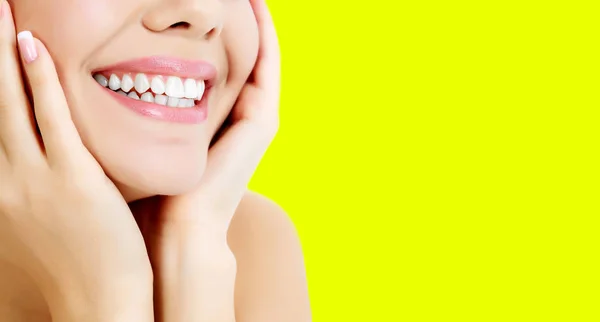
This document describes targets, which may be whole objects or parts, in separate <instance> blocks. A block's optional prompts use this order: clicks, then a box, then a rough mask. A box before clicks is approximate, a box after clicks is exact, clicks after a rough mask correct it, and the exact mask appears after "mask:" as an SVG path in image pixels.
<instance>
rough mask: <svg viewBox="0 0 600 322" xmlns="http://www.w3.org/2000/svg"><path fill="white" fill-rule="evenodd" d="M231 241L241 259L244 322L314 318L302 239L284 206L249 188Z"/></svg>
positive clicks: (239, 300) (240, 294) (239, 296)
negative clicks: (249, 190)
mask: <svg viewBox="0 0 600 322" xmlns="http://www.w3.org/2000/svg"><path fill="white" fill-rule="evenodd" d="M228 240H229V245H230V247H231V250H232V251H233V253H234V254H235V257H236V260H237V267H238V273H237V279H236V292H235V293H236V301H235V302H236V312H237V313H236V315H237V314H239V320H240V321H244V322H245V321H248V322H254V321H261V322H262V321H264V322H268V321H294V322H295V321H298V322H307V321H310V308H309V300H308V290H307V285H306V274H305V268H304V259H303V255H302V248H301V245H300V240H299V238H298V234H297V232H296V229H295V227H294V225H293V223H292V221H291V219H290V218H289V216H288V215H287V214H286V212H285V211H284V210H283V209H282V208H281V207H280V206H279V205H277V204H276V203H275V202H273V201H271V200H270V199H268V198H266V197H264V196H262V195H260V194H257V193H254V192H248V193H247V194H246V195H245V197H244V198H243V200H242V202H241V203H240V205H239V207H238V209H237V211H236V213H235V216H234V218H233V220H232V222H231V225H230V228H229V235H228Z"/></svg>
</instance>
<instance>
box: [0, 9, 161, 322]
mask: <svg viewBox="0 0 600 322" xmlns="http://www.w3.org/2000/svg"><path fill="white" fill-rule="evenodd" d="M0 5H1V6H2V7H1V11H0V12H1V14H0V73H1V74H2V75H0V90H1V93H0V178H1V180H0V255H2V256H5V257H6V259H7V260H9V261H11V262H13V263H14V264H15V265H17V266H19V267H20V268H21V269H23V270H24V271H25V272H26V273H28V274H29V275H31V276H32V278H33V279H34V280H35V282H37V284H38V286H39V287H40V290H41V291H42V293H43V294H44V296H45V298H46V300H47V301H48V304H49V307H50V310H51V313H52V315H53V321H60V322H62V321H151V320H152V318H153V316H152V287H151V284H152V272H151V267H150V262H149V259H148V256H147V252H146V249H145V245H144V241H143V238H142V235H141V233H140V231H139V229H138V227H137V225H136V223H135V220H134V219H133V216H132V214H131V212H130V210H129V208H128V206H127V204H126V202H125V201H124V200H123V197H122V196H121V194H120V193H119V192H118V190H117V189H116V188H115V186H114V185H113V184H112V182H111V181H110V180H109V179H108V178H107V177H106V175H105V174H104V172H103V170H102V168H101V167H100V165H99V164H98V163H97V162H96V160H95V159H94V158H93V157H92V155H91V154H90V153H89V152H88V151H87V149H86V148H85V147H84V145H83V144H82V141H81V139H80V137H79V135H78V132H77V130H76V128H75V125H74V124H73V121H72V120H71V116H70V112H69V108H68V106H67V102H66V99H65V97H64V94H63V90H62V87H61V85H60V82H59V79H58V76H57V73H56V70H55V67H54V64H53V62H52V59H51V57H50V55H49V53H48V51H47V50H46V48H45V47H44V45H43V44H42V43H41V42H40V41H39V40H37V39H35V38H33V37H32V35H31V34H30V33H27V32H25V33H20V34H19V49H20V53H21V57H22V59H23V60H22V62H21V63H22V65H23V70H24V73H25V75H26V80H27V83H28V85H29V89H30V91H31V94H30V96H31V101H32V102H33V103H32V104H33V110H34V112H35V116H33V115H31V114H32V113H31V111H32V109H31V108H30V106H31V104H30V103H29V100H28V97H27V95H26V91H25V86H24V80H23V79H22V78H21V71H20V65H21V63H20V62H19V59H18V58H17V56H16V53H17V50H16V44H15V38H16V37H15V27H14V22H13V19H12V15H11V12H10V8H9V5H8V3H7V2H6V1H0ZM34 118H35V120H34ZM36 121H37V122H36ZM36 123H37V125H38V126H39V131H40V133H41V137H38V135H37V130H36V126H35V124H36ZM134 293H135V294H134ZM132 302H133V303H132Z"/></svg>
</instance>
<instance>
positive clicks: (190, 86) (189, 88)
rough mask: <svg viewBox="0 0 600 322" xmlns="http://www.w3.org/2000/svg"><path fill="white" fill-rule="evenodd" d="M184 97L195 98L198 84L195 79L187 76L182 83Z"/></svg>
mask: <svg viewBox="0 0 600 322" xmlns="http://www.w3.org/2000/svg"><path fill="white" fill-rule="evenodd" d="M183 87H184V92H185V95H184V96H185V98H193V99H195V98H197V97H198V86H196V81H195V80H193V79H191V78H188V79H186V80H185V82H184V83H183Z"/></svg>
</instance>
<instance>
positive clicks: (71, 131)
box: [17, 31, 82, 163]
mask: <svg viewBox="0 0 600 322" xmlns="http://www.w3.org/2000/svg"><path fill="white" fill-rule="evenodd" d="M17 40H18V43H19V51H20V53H21V59H22V62H23V68H24V70H25V74H26V77H27V81H28V83H29V87H30V88H31V96H32V98H33V106H34V112H35V119H36V121H37V124H38V127H39V128H40V132H41V135H42V139H43V142H44V147H45V149H46V155H47V156H48V160H49V162H51V163H52V162H54V161H58V162H62V161H65V160H69V158H70V156H72V155H73V154H75V153H77V152H80V151H81V147H82V143H81V138H80V137H79V133H78V132H77V129H76V128H75V124H74V123H73V120H72V118H71V112H70V110H69V107H68V105H67V100H66V98H65V95H64V92H63V89H62V86H61V84H60V81H59V79H58V75H57V72H56V68H55V66H54V62H53V61H52V58H51V57H50V54H49V53H48V50H47V49H46V47H45V46H44V44H42V42H41V41H40V40H39V39H36V38H34V37H33V35H32V34H31V32H29V31H22V32H20V33H19V34H18V35H17Z"/></svg>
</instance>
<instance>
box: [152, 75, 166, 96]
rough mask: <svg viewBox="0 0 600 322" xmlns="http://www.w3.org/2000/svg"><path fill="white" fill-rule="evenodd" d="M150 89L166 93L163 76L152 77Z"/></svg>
mask: <svg viewBox="0 0 600 322" xmlns="http://www.w3.org/2000/svg"><path fill="white" fill-rule="evenodd" d="M150 89H151V90H152V92H153V93H154V94H164V93H165V82H163V80H162V77H161V76H156V77H154V78H152V84H151V85H150Z"/></svg>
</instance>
